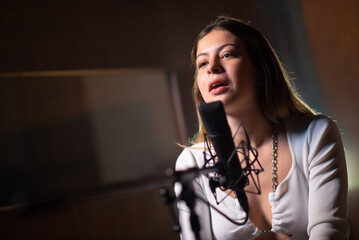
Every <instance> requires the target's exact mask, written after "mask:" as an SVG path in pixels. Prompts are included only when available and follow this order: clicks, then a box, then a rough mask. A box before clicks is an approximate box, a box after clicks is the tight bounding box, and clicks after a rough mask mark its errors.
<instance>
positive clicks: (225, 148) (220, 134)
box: [198, 101, 248, 213]
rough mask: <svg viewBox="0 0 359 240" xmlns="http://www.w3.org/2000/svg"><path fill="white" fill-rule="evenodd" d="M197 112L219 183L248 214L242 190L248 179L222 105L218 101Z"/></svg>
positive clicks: (201, 106) (201, 107)
mask: <svg viewBox="0 0 359 240" xmlns="http://www.w3.org/2000/svg"><path fill="white" fill-rule="evenodd" d="M198 110H199V113H200V115H201V118H202V122H203V124H204V126H205V128H206V131H207V135H208V137H209V139H210V140H211V142H212V145H213V147H214V150H215V152H216V155H217V157H218V162H217V165H218V166H219V168H218V172H217V173H218V175H219V178H220V181H219V183H220V185H221V186H222V187H224V188H225V189H232V190H234V191H235V192H236V195H237V198H238V200H239V202H240V204H241V206H242V208H243V210H244V211H246V213H248V200H247V196H246V194H245V192H244V190H243V189H244V187H245V186H246V185H247V183H248V179H247V177H246V176H245V174H243V169H242V167H241V164H240V162H239V158H238V155H237V151H236V148H235V145H234V142H233V138H232V133H231V130H230V128H229V125H228V121H227V117H226V114H225V112H224V107H223V104H222V102H220V101H216V102H211V103H207V104H202V105H200V106H199V108H198Z"/></svg>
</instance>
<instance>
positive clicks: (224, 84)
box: [209, 81, 228, 91]
mask: <svg viewBox="0 0 359 240" xmlns="http://www.w3.org/2000/svg"><path fill="white" fill-rule="evenodd" d="M220 87H228V83H227V82H226V81H216V82H214V83H212V84H210V86H209V91H212V90H215V89H217V88H220Z"/></svg>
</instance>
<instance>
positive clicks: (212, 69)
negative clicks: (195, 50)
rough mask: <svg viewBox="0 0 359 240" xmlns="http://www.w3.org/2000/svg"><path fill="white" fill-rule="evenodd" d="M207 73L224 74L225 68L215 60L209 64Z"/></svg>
mask: <svg viewBox="0 0 359 240" xmlns="http://www.w3.org/2000/svg"><path fill="white" fill-rule="evenodd" d="M207 71H208V74H213V73H214V74H215V73H220V72H222V71H223V68H222V66H221V64H220V63H219V62H218V61H216V60H213V61H211V62H210V63H209V64H208V68H207Z"/></svg>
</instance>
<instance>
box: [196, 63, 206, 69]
mask: <svg viewBox="0 0 359 240" xmlns="http://www.w3.org/2000/svg"><path fill="white" fill-rule="evenodd" d="M204 66H206V62H200V63H199V64H198V68H201V67H204Z"/></svg>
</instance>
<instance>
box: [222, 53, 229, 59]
mask: <svg viewBox="0 0 359 240" xmlns="http://www.w3.org/2000/svg"><path fill="white" fill-rule="evenodd" d="M230 56H231V54H230V53H224V54H223V55H222V58H229V57H230Z"/></svg>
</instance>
